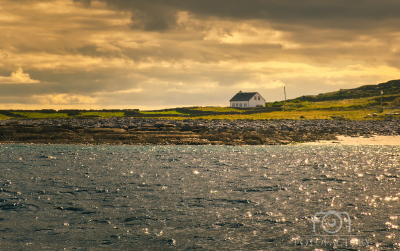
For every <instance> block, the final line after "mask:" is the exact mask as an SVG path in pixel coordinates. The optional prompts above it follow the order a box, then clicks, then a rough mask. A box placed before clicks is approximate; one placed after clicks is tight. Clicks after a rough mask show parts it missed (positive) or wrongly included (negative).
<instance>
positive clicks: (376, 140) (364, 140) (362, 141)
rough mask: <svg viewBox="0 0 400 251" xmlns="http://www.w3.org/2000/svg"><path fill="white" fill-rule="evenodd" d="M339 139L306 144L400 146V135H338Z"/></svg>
mask: <svg viewBox="0 0 400 251" xmlns="http://www.w3.org/2000/svg"><path fill="white" fill-rule="evenodd" d="M336 137H337V140H326V141H316V142H306V143H303V144H306V145H382V146H400V136H399V135H394V136H382V135H372V136H370V137H361V136H360V137H348V136H345V135H338V136H336Z"/></svg>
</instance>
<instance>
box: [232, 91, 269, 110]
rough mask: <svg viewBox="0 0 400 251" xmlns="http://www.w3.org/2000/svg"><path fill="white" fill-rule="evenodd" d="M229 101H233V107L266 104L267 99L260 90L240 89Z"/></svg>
mask: <svg viewBox="0 0 400 251" xmlns="http://www.w3.org/2000/svg"><path fill="white" fill-rule="evenodd" d="M229 102H230V103H231V105H230V106H231V107H242V108H247V107H257V106H261V105H262V106H264V105H265V99H264V98H263V97H262V96H261V95H260V93H258V92H242V91H239V92H238V93H237V94H236V95H235V96H234V97H233V98H232V99H231V100H229Z"/></svg>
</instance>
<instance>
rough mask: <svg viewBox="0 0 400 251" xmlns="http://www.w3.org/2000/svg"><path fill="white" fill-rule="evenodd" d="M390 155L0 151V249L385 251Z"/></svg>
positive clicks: (395, 230) (393, 177)
mask: <svg viewBox="0 0 400 251" xmlns="http://www.w3.org/2000/svg"><path fill="white" fill-rule="evenodd" d="M399 181H400V147H398V146H340V145H337V146H332V145H329V146H320V145H292V146H240V147H238V146H235V147H232V146H106V145H101V146H83V145H4V144H3V145H0V250H393V249H396V248H397V249H398V248H400V229H399V225H400V218H399V217H400V201H399V197H400V184H399Z"/></svg>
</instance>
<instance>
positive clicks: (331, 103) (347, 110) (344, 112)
mask: <svg viewBox="0 0 400 251" xmlns="http://www.w3.org/2000/svg"><path fill="white" fill-rule="evenodd" d="M381 91H383V92H384V95H382V100H383V106H386V107H390V106H397V107H398V106H400V80H393V81H389V82H387V83H382V84H379V85H369V86H361V87H358V88H355V89H347V90H339V91H336V92H331V93H325V94H320V95H315V96H302V97H298V98H295V99H292V100H288V101H287V102H286V103H284V102H282V101H279V102H274V103H267V104H266V106H276V105H281V106H282V107H283V108H284V111H275V112H268V113H256V114H234V115H233V114H224V113H229V112H244V111H246V110H251V109H236V108H232V107H192V108H176V109H166V110H158V111H141V112H140V114H142V115H144V117H146V114H148V115H155V114H159V115H161V116H162V115H164V114H165V115H168V117H158V118H164V119H177V120H183V119H188V116H190V117H192V118H193V119H230V120H234V119H250V120H258V119H261V120H264V119H300V117H302V116H303V117H304V119H331V116H344V118H346V119H350V120H371V119H374V120H376V119H383V116H382V114H380V115H381V116H379V117H378V118H376V117H373V118H365V116H366V115H367V114H373V113H377V112H378V109H372V108H371V107H378V106H380V100H381V95H380V93H381ZM200 111H204V112H215V113H216V114H214V115H202V114H201V113H199V112H200ZM389 112H399V110H389V109H385V110H384V113H389ZM13 113H14V114H16V115H20V116H21V118H22V116H23V117H25V118H34V119H51V118H80V117H86V116H87V117H99V118H107V117H123V116H124V112H123V111H115V110H113V111H110V110H109V111H107V110H104V111H83V110H82V111H81V112H79V113H77V114H75V115H73V114H68V113H67V112H64V111H60V112H55V111H54V112H50V113H41V112H33V111H27V112H21V111H20V112H13ZM6 115H8V116H6ZM6 115H3V114H0V120H2V119H10V118H11V117H10V116H11V115H12V114H11V115H10V114H8V113H6ZM171 115H172V116H171ZM174 115H176V117H175V116H174ZM182 115H186V116H182ZM14 119H18V118H14Z"/></svg>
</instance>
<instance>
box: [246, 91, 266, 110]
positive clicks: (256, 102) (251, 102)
mask: <svg viewBox="0 0 400 251" xmlns="http://www.w3.org/2000/svg"><path fill="white" fill-rule="evenodd" d="M258 97H260V100H258ZM254 98H256V99H254ZM257 105H262V106H264V105H265V99H264V98H263V97H261V95H260V94H258V93H257V94H256V95H254V96H253V97H252V98H251V99H250V100H249V107H256V106H257Z"/></svg>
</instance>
